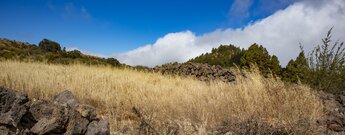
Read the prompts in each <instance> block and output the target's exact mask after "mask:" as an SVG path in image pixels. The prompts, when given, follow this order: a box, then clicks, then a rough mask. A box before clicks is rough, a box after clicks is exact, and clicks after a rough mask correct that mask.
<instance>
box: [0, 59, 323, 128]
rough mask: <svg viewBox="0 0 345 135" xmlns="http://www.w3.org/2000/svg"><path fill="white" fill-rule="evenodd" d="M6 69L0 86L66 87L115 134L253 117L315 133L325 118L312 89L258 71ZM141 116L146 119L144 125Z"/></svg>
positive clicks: (43, 90) (0, 67) (11, 65)
mask: <svg viewBox="0 0 345 135" xmlns="http://www.w3.org/2000/svg"><path fill="white" fill-rule="evenodd" d="M0 71H1V72H0V85H1V86H5V87H9V88H13V89H17V90H20V91H24V92H26V93H28V95H29V96H30V97H32V98H49V97H51V96H53V95H54V94H56V93H58V92H60V91H63V90H66V89H68V90H70V91H72V93H74V94H75V95H76V96H77V97H78V98H79V99H80V100H81V101H82V102H83V103H88V104H91V105H93V106H95V107H96V108H97V109H98V113H99V114H101V115H103V116H104V117H106V118H108V119H109V121H110V123H111V130H112V131H120V130H121V131H122V132H127V133H130V134H132V133H138V130H139V128H140V127H141V128H145V129H148V128H150V127H152V128H154V129H150V130H153V131H152V132H156V133H157V134H168V133H172V132H174V130H178V133H179V134H207V133H208V134H210V133H211V134H212V133H215V132H216V131H217V130H218V127H223V128H224V124H223V123H224V122H225V123H226V122H227V121H231V122H232V123H241V122H245V121H247V120H250V119H253V120H258V121H260V122H264V123H267V124H269V125H271V126H273V127H278V126H283V127H284V128H285V129H286V130H288V131H292V133H301V132H307V133H312V131H314V128H315V125H316V120H317V119H319V118H320V117H321V116H322V115H323V113H322V109H323V105H322V103H321V101H320V99H319V97H318V96H317V95H316V94H315V93H314V92H313V91H312V90H311V89H310V88H309V87H306V86H303V85H295V86H286V85H284V83H283V82H281V81H280V80H279V79H273V78H263V77H262V76H261V75H260V74H258V73H257V72H251V73H246V76H247V77H246V78H244V77H238V78H237V82H236V83H231V84H226V83H223V82H219V81H214V82H201V81H197V80H195V79H193V78H183V77H174V76H163V75H160V74H157V73H144V72H138V71H133V70H127V69H115V68H110V67H94V66H93V67H89V66H84V65H70V66H63V65H48V64H42V63H21V62H13V61H3V62H0ZM133 108H136V109H134V110H138V111H139V112H140V113H141V115H142V117H141V118H139V117H138V115H137V114H135V113H134V112H135V111H133ZM143 121H145V122H144V123H147V124H141V126H140V123H143ZM301 123H308V124H307V125H305V124H304V125H303V126H301ZM145 125H146V126H145ZM147 125H149V126H147ZM225 128H232V127H231V126H229V127H225ZM176 132H177V131H176Z"/></svg>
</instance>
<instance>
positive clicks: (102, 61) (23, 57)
mask: <svg viewBox="0 0 345 135" xmlns="http://www.w3.org/2000/svg"><path fill="white" fill-rule="evenodd" d="M1 59H2V60H8V59H11V60H19V61H41V62H42V61H44V62H48V63H55V64H72V63H81V64H88V65H111V66H115V67H118V66H123V64H121V63H120V62H119V61H118V60H116V59H115V58H100V57H96V56H91V55H86V54H83V53H81V52H80V51H78V50H72V51H66V49H61V46H60V44H59V43H57V42H54V41H50V40H48V39H43V40H42V41H41V42H40V43H39V46H37V45H35V44H30V43H24V42H18V41H14V40H8V39H0V60H1Z"/></svg>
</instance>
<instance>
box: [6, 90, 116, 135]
mask: <svg viewBox="0 0 345 135" xmlns="http://www.w3.org/2000/svg"><path fill="white" fill-rule="evenodd" d="M0 101H1V102H0V135H13V134H19V135H22V134H23V135H27V134H28V135H31V134H38V135H43V134H66V135H75V134H78V135H82V134H86V133H87V134H93V135H96V134H98V135H108V134H110V131H109V123H108V122H107V121H105V120H102V119H101V120H100V119H99V118H98V117H97V114H96V109H95V108H94V107H92V106H89V105H85V104H80V103H79V101H78V100H77V98H75V97H74V95H73V94H72V93H71V92H69V91H64V92H62V93H60V94H58V95H56V96H54V98H53V99H52V101H50V100H38V101H32V102H30V101H29V99H28V98H27V96H26V95H25V94H22V93H19V92H16V91H14V90H11V89H6V88H2V87H0Z"/></svg>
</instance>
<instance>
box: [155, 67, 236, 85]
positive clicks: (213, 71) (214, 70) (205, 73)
mask: <svg viewBox="0 0 345 135" xmlns="http://www.w3.org/2000/svg"><path fill="white" fill-rule="evenodd" d="M153 70H154V71H156V72H161V73H162V74H178V75H182V76H193V77H196V78H197V79H199V80H201V81H210V80H221V81H223V82H233V81H235V75H234V74H233V73H231V72H230V71H229V70H228V69H225V68H222V67H221V66H219V65H217V66H211V65H208V64H202V63H190V62H188V63H183V64H166V65H162V66H158V67H155V68H154V69H153Z"/></svg>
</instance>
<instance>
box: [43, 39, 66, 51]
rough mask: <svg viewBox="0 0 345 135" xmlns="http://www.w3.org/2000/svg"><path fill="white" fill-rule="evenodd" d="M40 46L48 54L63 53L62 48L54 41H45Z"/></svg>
mask: <svg viewBox="0 0 345 135" xmlns="http://www.w3.org/2000/svg"><path fill="white" fill-rule="evenodd" d="M38 45H39V47H40V48H41V49H42V50H45V51H48V52H58V51H61V47H60V44H59V43H57V42H54V41H50V40H48V39H43V40H42V41H41V42H40V43H39V44H38Z"/></svg>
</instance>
